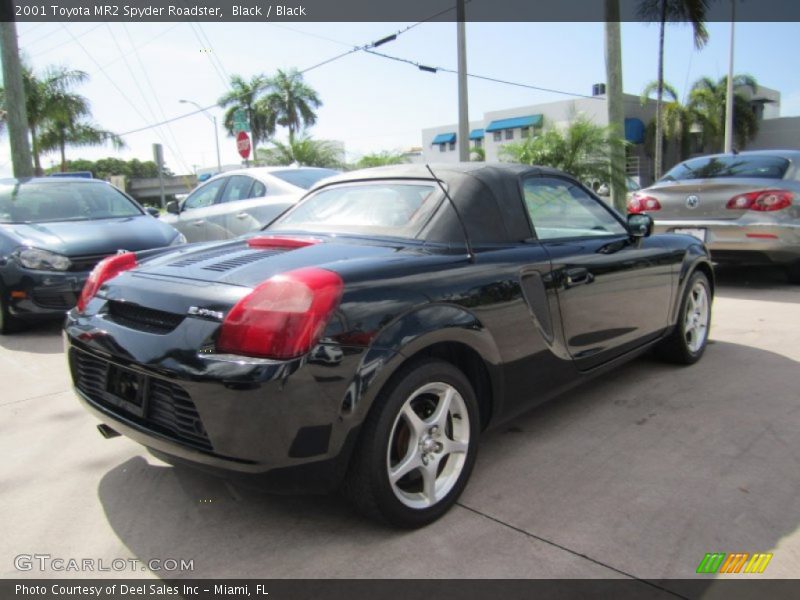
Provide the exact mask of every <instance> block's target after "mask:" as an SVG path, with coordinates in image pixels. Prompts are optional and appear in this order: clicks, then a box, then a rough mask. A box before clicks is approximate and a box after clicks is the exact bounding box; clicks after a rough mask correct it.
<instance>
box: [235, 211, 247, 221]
mask: <svg viewBox="0 0 800 600" xmlns="http://www.w3.org/2000/svg"><path fill="white" fill-rule="evenodd" d="M249 216H250V214H249V213H246V212H240V213H239V214H238V215H236V218H237V219H246V218H247V217H249Z"/></svg>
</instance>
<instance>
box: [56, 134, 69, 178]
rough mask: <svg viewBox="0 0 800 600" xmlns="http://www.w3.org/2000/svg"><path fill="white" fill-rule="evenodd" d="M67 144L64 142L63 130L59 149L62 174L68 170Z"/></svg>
mask: <svg viewBox="0 0 800 600" xmlns="http://www.w3.org/2000/svg"><path fill="white" fill-rule="evenodd" d="M66 145H67V144H66V142H65V140H64V130H63V129H62V130H61V135H59V136H58V147H59V149H60V150H61V172H62V173H65V172H66V170H67V152H66Z"/></svg>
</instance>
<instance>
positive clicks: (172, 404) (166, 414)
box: [70, 348, 213, 451]
mask: <svg viewBox="0 0 800 600" xmlns="http://www.w3.org/2000/svg"><path fill="white" fill-rule="evenodd" d="M70 364H71V366H72V377H73V380H74V382H75V387H77V388H78V389H79V390H80V391H81V392H83V394H84V395H85V396H86V397H87V398H88V399H89V400H90V401H91V402H92V403H94V404H97V405H100V406H101V407H103V408H104V409H106V410H108V411H110V412H112V413H115V414H118V415H119V416H121V417H124V418H125V419H127V420H130V421H133V422H135V423H137V424H139V425H141V426H143V427H144V428H146V429H150V430H152V431H154V432H157V433H160V434H161V435H164V436H166V437H168V438H171V439H173V440H176V441H178V442H182V443H185V444H189V445H192V446H195V447H197V448H200V449H202V450H206V451H211V450H213V448H212V446H211V441H210V440H209V439H208V434H207V433H206V430H205V428H204V427H203V423H202V421H201V420H200V415H199V414H198V413H197V408H196V407H195V405H194V402H192V399H191V397H190V396H189V393H188V392H187V391H186V390H185V389H183V388H182V387H181V386H179V385H176V384H174V383H171V382H169V381H164V380H162V379H156V378H154V377H149V376H144V377H143V380H144V398H143V403H142V404H143V409H144V410H143V416H138V415H134V414H132V413H129V412H128V411H126V410H125V409H123V408H120V407H119V406H117V403H115V402H114V398H113V396H112V395H111V394H110V393H109V392H108V391H107V390H108V389H109V373H114V372H115V371H116V370H118V369H119V368H118V367H115V369H113V370H111V369H109V365H110V363H109V362H108V361H106V360H104V359H102V358H98V357H96V356H93V355H91V354H88V353H86V352H84V351H82V350H77V349H75V348H73V349H71V350H70ZM112 376H113V375H112Z"/></svg>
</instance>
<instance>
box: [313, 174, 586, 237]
mask: <svg viewBox="0 0 800 600" xmlns="http://www.w3.org/2000/svg"><path fill="white" fill-rule="evenodd" d="M430 168H431V170H433V172H434V173H435V174H436V177H437V178H438V179H439V180H441V181H442V182H444V183H445V185H446V186H447V189H448V191H449V193H450V196H451V197H452V198H453V201H454V202H455V204H456V205H457V206H458V210H459V212H460V213H461V216H462V217H463V219H464V222H465V225H466V228H467V232H468V234H469V237H470V240H471V241H472V242H473V243H480V242H501V243H502V242H519V241H522V240H525V239H527V238H530V237H531V229H530V225H529V223H528V217H527V214H526V212H525V207H524V204H523V201H522V193H521V187H520V180H521V179H522V178H523V177H526V176H537V175H557V176H559V177H567V178H568V179H570V180H572V181H574V179H572V178H571V177H569V176H567V175H565V174H564V173H562V172H561V171H558V170H555V169H550V168H547V167H536V166H527V165H519V164H513V163H480V162H470V163H451V164H446V163H445V164H431V165H430ZM381 179H417V180H420V179H423V180H428V181H432V178H431V174H430V172H429V171H428V169H427V167H426V166H425V165H420V164H404V165H392V166H387V167H375V168H371V169H362V170H359V171H351V172H349V173H343V174H342V175H339V176H336V177H332V178H330V179H326V180H325V181H324V182H322V183H321V184H319V185H318V186H316V187H314V188H312V189H320V188H323V187H327V186H330V185H336V184H339V183H345V182H355V181H373V180H381ZM452 212H453V211H452V208H451V207H449V206H448V207H447V209H446V210H445V214H444V215H443V216H442V218H440V219H437V220H436V221H435V223H434V224H433V226H432V227H431V228H429V230H428V231H426V232H425V237H426V238H427V239H430V240H431V241H442V242H456V241H459V242H460V241H462V240H463V234H462V233H461V229H460V226H459V225H458V223H457V221H456V220H455V215H453V214H450V213H452Z"/></svg>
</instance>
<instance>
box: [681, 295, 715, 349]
mask: <svg viewBox="0 0 800 600" xmlns="http://www.w3.org/2000/svg"><path fill="white" fill-rule="evenodd" d="M710 308H711V305H710V304H709V301H708V290H707V289H706V286H705V285H703V283H702V282H700V281H697V282H695V284H694V286H693V287H692V291H691V292H690V293H689V296H688V298H687V301H686V314H685V315H684V320H683V335H684V338H685V340H686V347H687V348H688V349H689V350H690V351H691V352H693V353H696V352H698V351H700V349H701V348H702V347H703V345H704V344H705V342H706V337H707V336H708V322H709V319H710V312H711V311H710Z"/></svg>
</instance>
